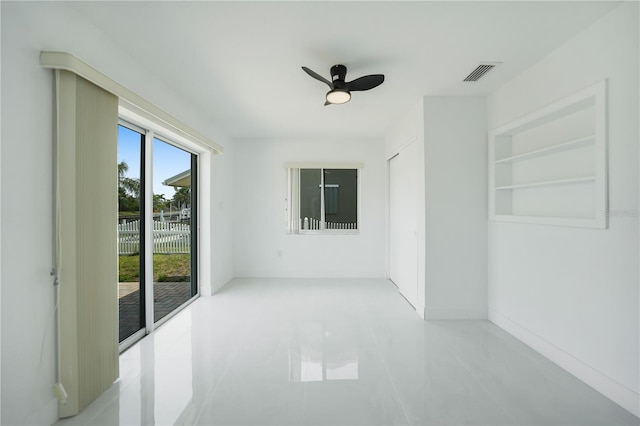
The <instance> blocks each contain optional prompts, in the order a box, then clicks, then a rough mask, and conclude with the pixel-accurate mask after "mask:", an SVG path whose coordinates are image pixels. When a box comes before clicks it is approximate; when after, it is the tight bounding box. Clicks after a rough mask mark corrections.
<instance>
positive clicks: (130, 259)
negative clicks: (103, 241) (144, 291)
mask: <svg viewBox="0 0 640 426" xmlns="http://www.w3.org/2000/svg"><path fill="white" fill-rule="evenodd" d="M118 263H119V269H118V273H119V278H118V279H119V281H120V282H137V281H139V280H140V256H139V255H133V256H118ZM190 270H191V255H190V254H154V255H153V281H154V282H163V281H189V280H190V275H191V273H190Z"/></svg>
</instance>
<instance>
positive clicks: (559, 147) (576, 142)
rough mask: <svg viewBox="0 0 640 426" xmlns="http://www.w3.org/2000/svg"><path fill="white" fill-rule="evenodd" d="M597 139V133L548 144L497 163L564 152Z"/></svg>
mask: <svg viewBox="0 0 640 426" xmlns="http://www.w3.org/2000/svg"><path fill="white" fill-rule="evenodd" d="M595 140H596V135H589V136H587V137H584V138H578V139H573V140H571V141H568V142H563V143H559V144H556V145H552V146H548V147H546V148H541V149H536V150H534V151H529V152H525V153H522V154H518V155H513V156H511V157H506V158H501V159H499V160H496V164H501V163H510V162H513V161H518V160H527V159H530V158H536V157H540V156H543V155H549V154H553V153H556V152H562V151H567V150H570V149H576V148H580V147H583V146H588V145H590V144H593V143H594V142H595Z"/></svg>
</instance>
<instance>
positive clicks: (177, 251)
mask: <svg viewBox="0 0 640 426" xmlns="http://www.w3.org/2000/svg"><path fill="white" fill-rule="evenodd" d="M192 157H193V154H190V153H188V152H186V151H183V150H181V149H179V148H176V147H174V146H172V145H170V144H168V143H166V142H163V141H161V140H159V139H154V140H153V175H154V182H153V298H154V321H156V322H157V321H159V320H161V319H162V318H164V317H165V316H166V315H167V314H169V313H171V312H172V311H173V310H174V309H176V308H178V307H179V306H180V305H182V304H183V303H185V302H186V301H188V300H189V299H191V297H192V296H194V295H195V294H196V292H197V288H196V281H195V279H194V274H193V272H194V271H195V270H196V269H195V268H193V264H192V261H194V260H195V253H193V252H192V248H193V244H192V242H193V234H194V232H195V230H196V227H195V226H192V219H193V218H194V215H192V210H194V209H193V207H194V203H193V200H192V197H193V196H194V192H193V191H191V189H192V183H193V182H192V177H193V176H195V173H194V170H193V168H192Z"/></svg>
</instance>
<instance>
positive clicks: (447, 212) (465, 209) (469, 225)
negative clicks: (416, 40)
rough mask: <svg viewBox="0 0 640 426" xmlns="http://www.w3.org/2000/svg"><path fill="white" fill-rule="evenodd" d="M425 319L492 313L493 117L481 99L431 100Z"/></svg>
mask: <svg viewBox="0 0 640 426" xmlns="http://www.w3.org/2000/svg"><path fill="white" fill-rule="evenodd" d="M424 143H425V188H426V209H425V211H426V240H425V241H426V248H425V255H426V266H425V274H426V278H425V283H426V289H425V304H426V305H425V318H427V319H460V318H487V189H486V188H487V121H486V101H485V98H480V97H425V98H424Z"/></svg>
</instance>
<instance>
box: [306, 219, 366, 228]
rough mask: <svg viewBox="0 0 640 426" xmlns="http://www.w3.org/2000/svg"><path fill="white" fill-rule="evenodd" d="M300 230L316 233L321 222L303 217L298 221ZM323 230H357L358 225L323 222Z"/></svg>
mask: <svg viewBox="0 0 640 426" xmlns="http://www.w3.org/2000/svg"><path fill="white" fill-rule="evenodd" d="M300 229H302V230H312V231H317V230H320V229H322V228H321V221H320V220H319V219H313V218H308V217H305V218H304V219H300ZM325 229H358V224H357V223H355V222H325Z"/></svg>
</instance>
